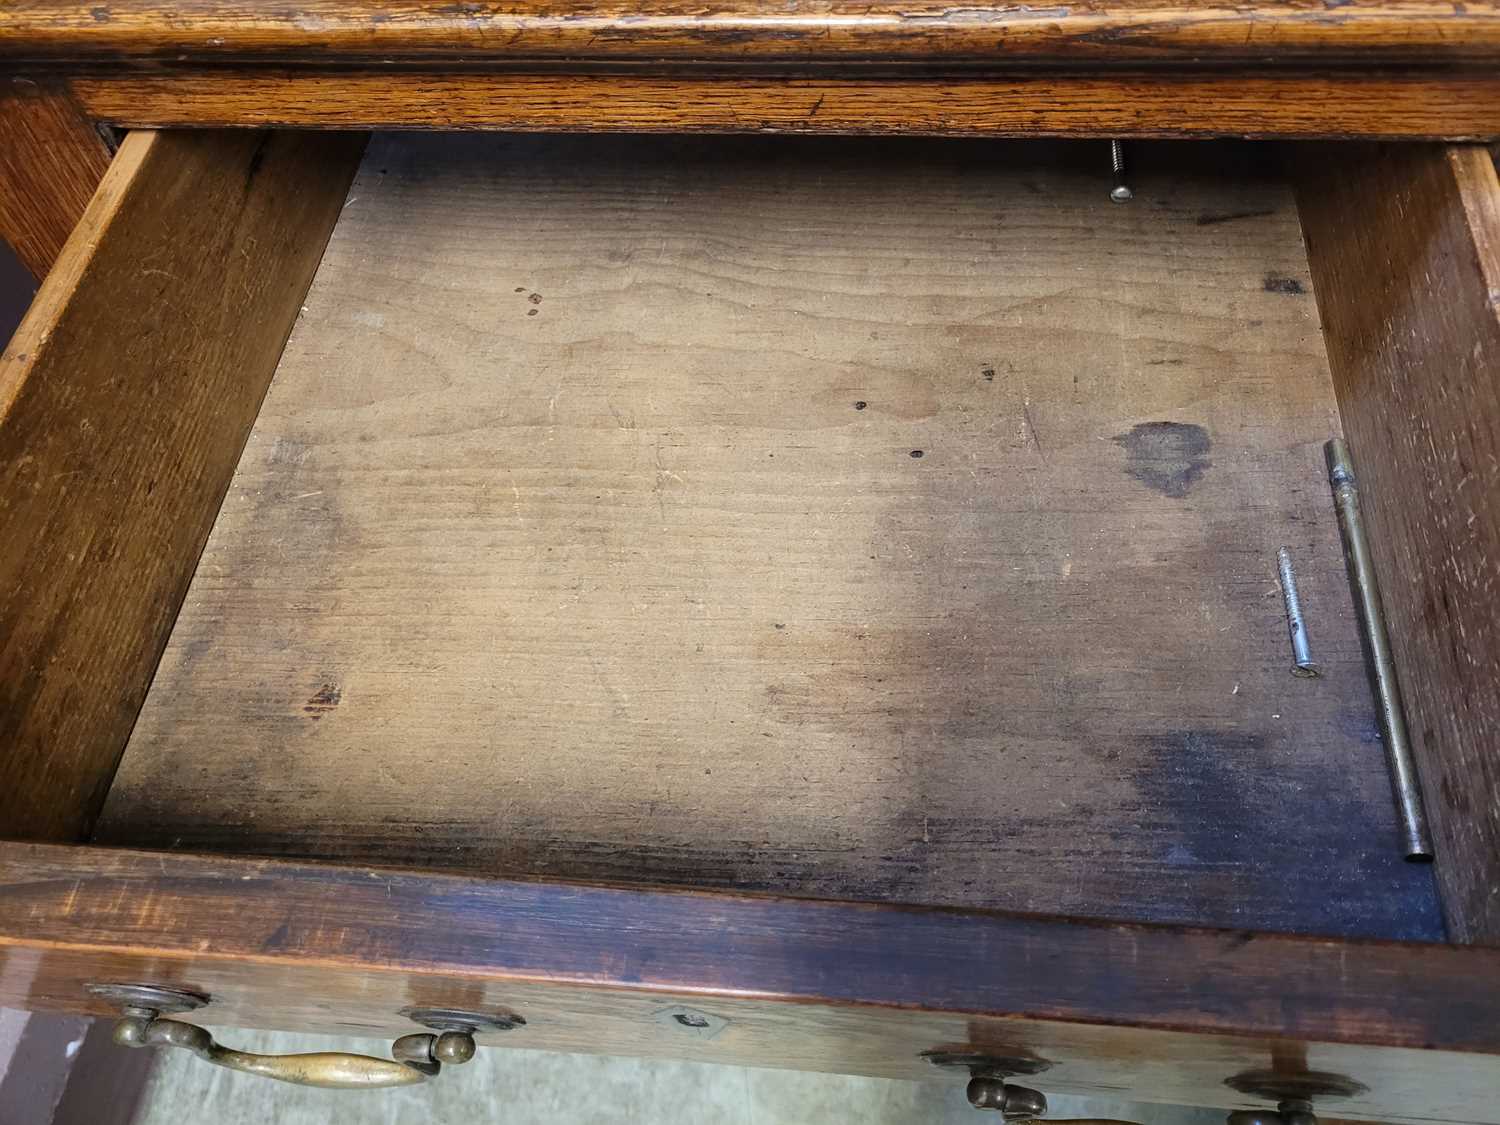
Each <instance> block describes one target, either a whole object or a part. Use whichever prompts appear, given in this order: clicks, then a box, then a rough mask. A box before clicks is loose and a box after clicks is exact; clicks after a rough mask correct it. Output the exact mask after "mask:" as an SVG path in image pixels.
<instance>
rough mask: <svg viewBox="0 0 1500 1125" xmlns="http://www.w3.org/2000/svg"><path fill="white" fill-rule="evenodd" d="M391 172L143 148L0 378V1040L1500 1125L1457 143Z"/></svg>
mask: <svg viewBox="0 0 1500 1125" xmlns="http://www.w3.org/2000/svg"><path fill="white" fill-rule="evenodd" d="M364 149H365V142H364V140H363V138H355V137H350V136H341V135H314V134H294V133H263V134H253V133H178V134H172V133H160V134H152V133H136V134H132V135H131V136H130V137H129V138H128V140H127V141H126V143H125V146H124V147H123V148H122V150H121V152H120V155H119V156H118V157H117V159H116V162H115V165H114V167H113V168H112V169H111V171H110V173H109V175H108V176H107V177H106V179H105V182H104V184H103V185H102V186H101V188H100V190H99V194H98V195H97V196H96V198H95V200H94V202H93V204H92V206H91V208H90V210H89V212H88V214H87V216H86V217H85V219H84V222H83V223H82V224H81V226H80V227H79V228H78V230H77V231H75V233H74V235H73V238H72V240H71V242H70V243H69V246H68V249H67V250H66V252H65V254H64V257H63V259H62V260H61V261H60V262H59V265H58V267H57V268H56V269H55V270H54V272H53V274H52V275H51V277H50V278H49V279H48V281H47V283H46V286H45V287H44V289H43V291H42V293H41V295H40V296H39V298H38V300H37V302H36V305H35V307H34V308H33V310H32V312H31V314H30V316H29V318H28V320H27V321H26V323H25V324H24V325H23V326H22V328H21V329H20V331H19V332H18V333H17V336H16V338H15V340H14V341H13V342H12V344H11V347H10V349H9V350H8V351H7V353H6V355H5V361H4V363H5V366H4V368H3V369H0V403H4V404H5V405H4V409H5V411H6V413H5V414H4V417H3V429H0V449H3V454H4V462H3V468H0V472H3V477H0V485H3V491H0V513H3V518H4V546H3V550H0V563H3V567H4V571H3V577H4V579H5V582H4V590H3V593H0V622H3V623H4V626H5V634H4V636H3V638H0V643H3V646H4V648H3V665H0V668H3V672H4V684H5V696H4V697H3V702H0V724H3V725H0V730H3V732H4V739H5V742H6V758H5V760H4V762H3V764H0V781H3V788H0V810H3V813H4V816H5V822H4V832H5V833H6V834H7V835H9V836H12V837H16V838H17V839H18V841H23V842H16V843H12V844H7V845H4V846H3V847H0V950H3V951H4V952H3V954H0V956H3V957H4V961H3V965H0V981H3V988H0V1001H4V1002H6V1003H11V1004H17V1005H20V1006H25V1007H34V1008H61V1009H68V1010H89V1011H98V1012H103V1011H106V1010H108V1009H107V1006H106V1005H105V1003H104V1002H103V1000H101V999H100V998H99V997H97V996H95V995H94V994H92V993H90V992H89V991H88V988H89V986H90V985H99V984H122V983H129V984H147V985H156V986H162V987H169V988H173V989H178V990H185V991H187V992H191V993H195V994H201V995H202V996H204V997H206V998H208V1000H209V1005H208V1007H207V1008H206V1009H205V1010H204V1011H203V1012H201V1013H200V1014H199V1015H200V1016H201V1018H202V1020H203V1021H204V1022H207V1023H210V1024H212V1023H223V1024H229V1025H246V1026H266V1027H283V1028H305V1029H310V1030H324V1031H333V1030H349V1029H360V1030H366V1031H375V1032H382V1033H384V1032H390V1033H393V1034H401V1033H403V1032H406V1031H411V1030H414V1029H415V1025H414V1024H413V1023H412V1022H411V1018H410V1013H411V1012H412V1010H413V1009H419V1010H420V1009H425V1010H432V1009H445V1010H447V1009H461V1010H464V1011H468V1012H473V1013H478V1014H481V1015H489V1016H492V1017H493V1018H496V1019H503V1020H505V1021H508V1022H509V1023H510V1024H511V1025H513V1026H512V1027H511V1028H510V1030H509V1031H508V1032H507V1034H505V1035H504V1036H502V1035H501V1034H500V1029H499V1028H498V1027H491V1028H490V1029H489V1030H485V1029H484V1028H483V1027H482V1025H478V1024H476V1026H479V1027H480V1034H479V1035H478V1036H477V1038H478V1041H479V1042H480V1043H482V1044H492V1043H500V1042H502V1041H504V1042H513V1043H516V1044H517V1045H525V1046H556V1047H566V1048H570V1049H585V1050H601V1051H617V1052H623V1053H643V1054H645V1053H662V1054H676V1055H683V1056H688V1057H697V1058H709V1059H723V1060H738V1061H747V1062H752V1063H756V1064H761V1065H781V1066H803V1067H816V1068H823V1069H832V1070H849V1071H856V1072H866V1073H872V1074H883V1075H891V1076H897V1077H923V1076H927V1077H933V1076H935V1075H937V1074H938V1073H940V1072H937V1071H934V1070H933V1066H932V1052H942V1053H946V1054H947V1055H948V1056H955V1057H953V1058H948V1059H945V1060H942V1061H950V1062H961V1063H964V1064H965V1065H967V1057H968V1056H975V1055H978V1056H986V1057H989V1058H992V1059H1002V1060H1010V1061H1011V1062H1013V1063H1014V1064H1015V1065H1014V1066H1013V1067H1012V1072H1013V1073H1017V1074H1019V1073H1033V1072H1034V1073H1036V1075H1037V1077H1035V1078H1034V1079H1032V1080H1031V1081H1032V1082H1033V1084H1035V1085H1038V1086H1041V1087H1044V1088H1047V1089H1057V1090H1066V1091H1080V1092H1087V1091H1100V1090H1108V1091H1118V1090H1122V1089H1129V1090H1130V1091H1132V1093H1133V1094H1134V1095H1136V1096H1139V1097H1141V1098H1144V1099H1148V1100H1160V1101H1178V1102H1188V1103H1194V1104H1204V1105H1224V1106H1242V1107H1265V1106H1267V1105H1268V1104H1269V1103H1270V1102H1274V1101H1276V1100H1278V1098H1279V1097H1280V1096H1289V1094H1288V1091H1293V1092H1297V1091H1300V1092H1302V1093H1310V1094H1314V1095H1316V1097H1315V1100H1316V1101H1317V1108H1318V1109H1319V1110H1320V1111H1321V1112H1327V1113H1329V1114H1333V1115H1338V1116H1345V1117H1356V1118H1357V1117H1379V1118H1382V1119H1385V1120H1413V1121H1415V1120H1428V1121H1430V1120H1444V1121H1473V1122H1500V1107H1497V1104H1496V1102H1495V1099H1494V1098H1493V1093H1494V1091H1495V1090H1496V1089H1497V1088H1500V1020H1497V1019H1496V1016H1497V1015H1500V951H1494V950H1486V949H1483V948H1475V947H1467V948H1465V947H1460V946H1459V945H1456V944H1448V940H1447V939H1451V940H1452V941H1454V942H1464V943H1468V942H1476V943H1480V944H1483V943H1486V942H1488V941H1490V940H1491V939H1493V938H1495V937H1496V936H1497V935H1500V907H1497V906H1496V904H1495V901H1494V900H1495V895H1494V887H1495V885H1496V880H1497V879H1500V861H1497V859H1500V857H1497V855H1496V842H1497V832H1500V816H1497V813H1496V808H1495V806H1496V801H1497V794H1500V771H1497V768H1496V766H1495V765H1494V759H1493V755H1494V752H1495V750H1496V747H1497V736H1500V729H1497V724H1496V703H1497V699H1500V694H1497V689H1496V686H1495V681H1494V673H1495V672H1496V670H1497V669H1496V665H1497V663H1500V659H1497V648H1496V643H1495V642H1496V641H1497V637H1496V633H1495V621H1496V613H1497V610H1496V605H1495V598H1494V596H1493V595H1494V589H1495V579H1496V573H1495V569H1496V564H1495V559H1496V557H1497V556H1496V554H1495V553H1494V548H1495V546H1496V543H1495V539H1496V521H1495V515H1496V508H1497V495H1500V494H1497V492H1496V487H1497V484H1500V481H1497V477H1500V468H1497V467H1496V450H1497V449H1500V402H1497V397H1500V391H1497V381H1496V363H1497V359H1496V357H1497V354H1500V353H1497V350H1496V349H1497V348H1500V332H1497V324H1496V310H1495V297H1494V293H1495V292H1496V283H1497V279H1500V263H1497V259H1496V243H1495V242H1494V241H1492V240H1493V239H1494V238H1495V237H1496V235H1497V232H1500V217H1497V199H1500V192H1497V189H1496V181H1495V172H1494V168H1493V166H1492V164H1491V163H1490V162H1489V157H1488V155H1487V154H1486V153H1485V151H1484V150H1482V149H1454V150H1443V149H1440V148H1421V147H1409V148H1399V147H1398V148H1390V149H1345V148H1334V147H1326V148H1318V149H1304V150H1290V151H1288V152H1284V153H1281V154H1279V156H1280V157H1282V158H1283V159H1278V160H1275V161H1271V160H1268V159H1267V156H1268V151H1267V150H1266V149H1265V148H1257V147H1251V146H1225V145H1214V146H1190V145H1175V146H1174V145H1162V146H1160V147H1156V148H1148V149H1145V150H1144V151H1143V154H1142V159H1141V161H1140V165H1139V168H1138V169H1137V174H1136V179H1135V183H1134V186H1135V189H1136V193H1135V199H1134V200H1133V201H1132V202H1130V203H1129V204H1127V205H1125V206H1118V205H1116V204H1114V203H1112V202H1111V201H1110V199H1109V197H1108V185H1107V183H1104V182H1103V181H1102V180H1101V178H1100V176H1099V175H1098V169H1097V167H1096V166H1095V162H1094V157H1095V156H1097V152H1096V150H1095V149H1093V148H1080V147H1078V146H1073V145H1054V144H1049V143H1039V142H1032V143H1011V144H996V143H990V142H975V141H968V142H936V141H922V140H893V139H882V140H876V139H834V140H827V139H823V140H788V139H775V138H750V139H746V138H733V139H730V138H696V139H688V138H650V139H640V138H628V139H627V138H618V137H579V138H567V139H563V138H543V137H530V138H523V137H514V136H510V137H505V136H494V135H468V136H420V135H402V134H391V135H381V136H377V137H376V138H375V139H374V140H373V141H372V142H370V144H369V147H368V151H364ZM1283 165H1284V167H1283ZM351 179H352V186H351ZM1299 198H1300V201H1301V208H1300V214H1299V207H1298V202H1297V201H1298V199H1299ZM1299 219H1300V221H1299ZM1304 231H1305V232H1306V239H1305V240H1304ZM330 234H331V238H330ZM325 244H326V251H325ZM1320 311H1321V314H1322V329H1321V330H1320V319H1319V313H1320ZM283 345H284V347H283ZM1340 433H1346V434H1347V436H1348V438H1349V442H1350V444H1351V446H1352V448H1353V453H1354V459H1355V462H1356V465H1357V468H1358V471H1359V473H1360V474H1361V478H1362V481H1363V483H1364V486H1365V487H1364V490H1363V492H1364V504H1365V510H1366V515H1367V517H1368V520H1369V523H1370V527H1371V533H1372V540H1373V543H1374V555H1375V562H1376V564H1377V567H1378V570H1379V574H1380V577H1381V578H1382V579H1383V580H1384V585H1385V587H1386V594H1385V602H1386V608H1387V611H1388V614H1389V619H1390V627H1391V631H1392V640H1393V644H1394V649H1395V653H1396V658H1397V666H1398V669H1399V671H1400V673H1401V675H1402V679H1403V683H1404V686H1405V687H1406V695H1407V713H1408V717H1409V719H1410V721H1411V727H1412V730H1413V734H1414V736H1415V737H1414V741H1415V743H1416V745H1417V749H1418V752H1419V759H1418V760H1419V765H1420V767H1421V773H1422V779H1423V781H1424V782H1425V784H1426V787H1427V804H1428V811H1429V813H1430V815H1431V817H1432V820H1433V824H1434V829H1435V833H1436V837H1437V863H1436V865H1435V867H1429V866H1426V865H1414V864H1411V863H1407V862H1405V859H1404V856H1403V851H1402V848H1401V844H1400V836H1399V832H1398V824H1397V816H1396V812H1395V809H1394V807H1393V803H1392V799H1391V788H1390V780H1389V776H1388V771H1387V765H1386V758H1385V753H1384V750H1383V747H1382V745H1381V735H1380V727H1379V725H1378V723H1377V721H1376V709H1375V704H1374V702H1373V700H1372V695H1371V690H1370V684H1369V679H1368V677H1367V670H1366V658H1365V653H1364V652H1363V650H1362V645H1361V637H1360V632H1359V629H1358V626H1357V620H1356V616H1355V612H1354V601H1353V598H1352V597H1351V592H1350V584H1349V578H1348V575H1347V573H1346V569H1345V564H1344V557H1343V551H1342V548H1341V541H1340V534H1339V526H1338V522H1337V520H1336V518H1335V513H1334V505H1333V500H1332V497H1331V494H1330V490H1329V486H1328V480H1327V471H1326V468H1325V466H1324V463H1323V448H1322V447H1323V443H1324V442H1325V441H1326V440H1327V439H1329V438H1331V437H1334V436H1337V435H1339V434H1340ZM1283 546H1284V547H1287V548H1288V550H1289V554H1290V557H1291V559H1292V562H1293V565H1294V567H1295V573H1296V578H1297V585H1298V587H1299V589H1300V592H1301V599H1302V603H1303V609H1304V611H1305V614H1306V620H1307V629H1308V632H1309V635H1310V639H1311V643H1312V645H1313V646H1314V654H1315V657H1316V659H1317V661H1318V663H1319V665H1320V667H1321V673H1322V674H1321V675H1320V676H1318V677H1315V678H1306V677H1299V676H1295V675H1293V674H1291V673H1292V669H1291V662H1292V657H1291V649H1290V645H1289V642H1288V631H1287V618H1286V612H1285V609H1284V606H1283V601H1282V591H1281V589H1280V586H1279V584H1278V578H1277V553H1278V548H1281V547H1283ZM200 554H201V558H200ZM84 841H87V843H86V844H84V843H83V842H84ZM515 1017H520V1018H519V1019H516V1018H515ZM960 1069H962V1067H960ZM1262 1072H1263V1073H1262ZM1247 1074H1248V1075H1251V1077H1249V1078H1247V1077H1246V1075H1247ZM1309 1076H1311V1077H1309ZM963 1077H966V1075H964V1074H959V1075H956V1076H955V1077H953V1079H952V1080H954V1081H958V1080H960V1079H961V1078H963ZM1278 1091H1280V1093H1278ZM1268 1099H1269V1101H1268ZM1318 1099H1323V1100H1318Z"/></svg>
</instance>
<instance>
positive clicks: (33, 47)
mask: <svg viewBox="0 0 1500 1125" xmlns="http://www.w3.org/2000/svg"><path fill="white" fill-rule="evenodd" d="M0 43H3V44H4V46H3V47H0V54H4V55H8V56H11V57H14V58H23V59H54V58H60V59H67V60H83V59H103V60H106V61H108V62H110V63H112V64H117V63H119V62H121V61H124V62H127V63H131V62H140V63H144V64H149V65H155V64H156V63H157V62H158V61H159V60H160V59H162V58H171V59H173V60H174V61H178V62H215V61H219V60H235V59H266V58H270V59H275V60H278V61H293V60H298V61H310V62H314V63H318V64H323V63H330V62H333V63H346V62H357V61H361V60H371V61H374V60H379V61H382V62H391V61H396V62H399V61H411V60H430V59H445V60H456V59H462V60H465V61H485V60H489V61H499V62H504V61H510V60H520V59H537V58H560V59H570V60H577V59H588V58H594V59H600V58H603V59H618V58H623V59H630V58H646V59H689V60H743V59H771V60H774V59H786V58H791V59H795V60H797V61H804V62H805V61H813V60H820V59H822V60H829V61H833V62H843V61H853V60H888V59H948V60H951V59H975V60H980V61H983V62H985V63H987V64H988V63H994V62H995V61H996V60H997V58H998V59H1003V60H1004V61H1005V62H1007V63H1008V62H1052V63H1077V64H1089V65H1097V64H1117V63H1122V62H1123V63H1128V64H1140V63H1152V62H1163V61H1166V62H1171V61H1182V62H1188V63H1190V64H1192V65H1194V66H1204V65H1218V64H1223V63H1229V62H1242V63H1250V64H1254V65H1257V66H1263V65H1264V64H1265V63H1267V62H1268V61H1270V62H1277V63H1286V62H1296V63H1299V64H1302V65H1310V66H1314V67H1321V66H1326V65H1328V64H1329V63H1330V62H1338V61H1345V62H1353V63H1357V64H1358V65H1361V66H1380V65H1398V64H1411V63H1421V62H1425V63H1434V62H1435V63H1443V64H1451V63H1455V62H1466V63H1474V64H1478V65H1492V64H1494V63H1495V62H1496V60H1497V59H1500V11H1497V9H1496V6H1495V4H1494V3H1492V2H1489V0H1485V2H1481V3H1469V4H1451V3H1447V2H1440V0H1346V2H1344V3H1340V4H1338V5H1336V6H1331V5H1327V4H1322V3H1306V2H1301V0H1257V2H1255V3H1251V4H1239V5H1235V4H1229V3H1222V2H1221V3H1215V4H1193V3H1190V2H1184V0H1118V2H1115V3H1110V4H1099V3H1086V4H1073V5H1065V6H1060V7H1050V8H1048V7H1043V8H1036V7H1028V6H1020V5H1001V6H995V7H985V6H982V5H976V6H967V7H966V6H955V5H952V4H948V3H943V2H941V0H919V2H916V3H911V4H905V3H895V2H892V0H881V2H878V3H873V4H870V3H862V2H859V0H825V2H823V3H810V4H803V5H790V6H777V7H776V9H775V10H774V11H771V10H769V9H767V8H766V6H765V5H764V4H761V3H757V2H755V0H728V2H727V3H723V4H720V5H717V6H715V7H713V8H706V7H704V6H702V5H697V4H686V3H683V2H682V0H649V2H647V3H644V4H636V3H631V4H622V3H618V2H610V0H596V2H587V0H585V2H582V3H573V4H560V3H557V2H556V0H520V2H516V3H487V2H486V3H462V4H442V5H439V4H427V3H417V2H404V3H399V2H391V3H374V4H361V3H351V2H349V0H299V2H298V3H296V4H291V5H282V6H279V7H278V6H274V5H272V6H267V5H264V4H252V3H246V2H245V0H190V2H187V3H169V2H164V0H147V2H137V3H124V2H119V0H113V2H112V0H103V2H100V0H33V2H31V3H27V4H22V5H11V6H9V7H8V8H7V9H5V10H4V11H0Z"/></svg>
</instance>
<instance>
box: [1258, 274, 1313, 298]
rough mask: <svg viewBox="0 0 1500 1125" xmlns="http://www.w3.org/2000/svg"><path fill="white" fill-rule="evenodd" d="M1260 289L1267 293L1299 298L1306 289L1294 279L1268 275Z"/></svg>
mask: <svg viewBox="0 0 1500 1125" xmlns="http://www.w3.org/2000/svg"><path fill="white" fill-rule="evenodd" d="M1261 288H1262V289H1264V290H1265V291H1266V292H1267V293H1285V294H1287V295H1288V296H1292V297H1300V296H1301V295H1302V294H1304V293H1306V292H1307V287H1306V286H1305V285H1303V284H1302V282H1300V281H1298V280H1297V279H1296V278H1295V277H1277V276H1275V275H1274V274H1273V275H1268V276H1267V277H1266V279H1265V280H1264V281H1262V282H1261Z"/></svg>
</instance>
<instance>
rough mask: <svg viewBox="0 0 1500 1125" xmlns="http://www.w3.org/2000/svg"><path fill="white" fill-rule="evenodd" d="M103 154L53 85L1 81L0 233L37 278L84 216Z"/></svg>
mask: <svg viewBox="0 0 1500 1125" xmlns="http://www.w3.org/2000/svg"><path fill="white" fill-rule="evenodd" d="M109 155H110V154H109V146H108V145H107V144H105V141H104V137H103V136H101V135H100V133H99V130H98V129H97V128H95V126H94V124H93V122H91V121H90V120H88V118H87V117H86V116H85V115H84V113H83V112H82V111H81V110H80V109H79V107H78V106H77V104H76V103H75V102H74V101H73V99H72V97H71V95H70V94H69V93H68V92H67V90H66V89H65V88H64V87H62V86H61V85H60V84H57V83H49V84H38V83H36V82H33V81H31V80H29V79H25V78H12V79H4V80H0V238H3V239H4V240H5V241H6V242H8V243H9V244H10V247H11V249H12V250H14V251H15V253H16V257H17V258H19V259H20V260H21V264H22V265H24V266H25V267H26V268H27V269H28V270H30V271H31V274H32V276H33V277H35V278H36V279H37V280H38V281H40V280H41V279H42V278H44V277H46V276H47V271H48V270H50V269H51V268H52V263H53V262H54V261H56V260H57V256H58V254H60V253H61V252H62V248H63V243H65V242H67V240H68V235H69V234H70V233H71V232H72V230H73V227H74V225H75V224H76V223H77V222H78V220H79V218H80V217H81V216H82V215H83V211H84V208H85V207H87V206H88V202H89V199H90V197H92V196H93V194H94V189H95V188H96V187H98V186H99V181H100V179H102V178H103V176H104V172H105V169H107V168H108V167H109Z"/></svg>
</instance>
